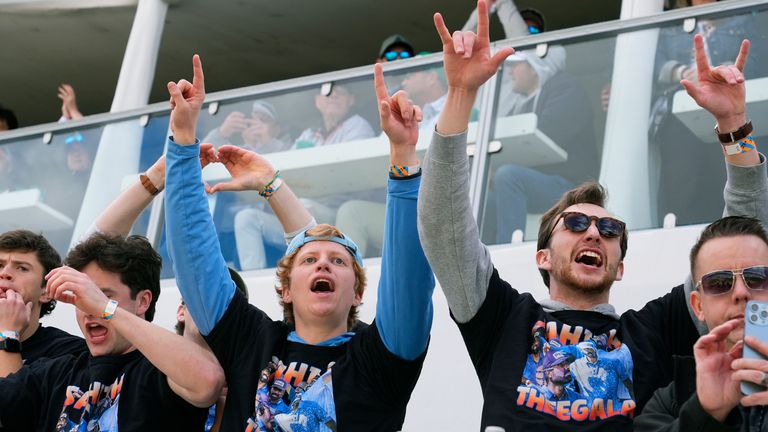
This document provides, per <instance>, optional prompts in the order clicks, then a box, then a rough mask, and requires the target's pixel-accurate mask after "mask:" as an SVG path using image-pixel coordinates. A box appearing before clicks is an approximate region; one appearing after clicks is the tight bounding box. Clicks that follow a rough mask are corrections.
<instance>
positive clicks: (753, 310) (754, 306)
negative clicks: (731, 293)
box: [751, 303, 757, 312]
mask: <svg viewBox="0 0 768 432" xmlns="http://www.w3.org/2000/svg"><path fill="white" fill-rule="evenodd" d="M751 309H752V312H757V305H756V304H754V303H753V304H752V306H751Z"/></svg>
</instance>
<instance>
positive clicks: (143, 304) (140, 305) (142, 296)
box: [136, 289, 152, 317]
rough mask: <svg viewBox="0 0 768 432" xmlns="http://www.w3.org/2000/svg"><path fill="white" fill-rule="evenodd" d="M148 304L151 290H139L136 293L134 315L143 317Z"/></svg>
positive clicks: (150, 302)
mask: <svg viewBox="0 0 768 432" xmlns="http://www.w3.org/2000/svg"><path fill="white" fill-rule="evenodd" d="M150 304H152V291H150V290H147V289H145V290H141V291H139V293H138V294H137V295H136V315H138V316H142V317H143V316H144V314H145V313H146V312H147V310H148V309H149V305H150Z"/></svg>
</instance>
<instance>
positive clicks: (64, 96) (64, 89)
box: [58, 84, 83, 121]
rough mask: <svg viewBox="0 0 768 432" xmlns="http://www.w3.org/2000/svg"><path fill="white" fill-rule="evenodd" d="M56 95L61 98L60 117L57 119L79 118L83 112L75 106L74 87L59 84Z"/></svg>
mask: <svg viewBox="0 0 768 432" xmlns="http://www.w3.org/2000/svg"><path fill="white" fill-rule="evenodd" d="M58 97H59V99H61V119H60V120H59V121H67V120H80V119H81V118H83V113H81V112H80V109H79V108H78V107H77V95H76V94H75V89H74V88H73V87H72V86H71V85H69V84H61V85H60V86H59V92H58Z"/></svg>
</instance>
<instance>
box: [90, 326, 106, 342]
mask: <svg viewBox="0 0 768 432" xmlns="http://www.w3.org/2000/svg"><path fill="white" fill-rule="evenodd" d="M85 331H86V336H87V337H88V340H90V341H91V342H93V343H101V342H104V340H106V338H107V332H108V330H107V328H106V327H104V326H103V325H101V324H97V323H90V324H87V325H86V326H85Z"/></svg>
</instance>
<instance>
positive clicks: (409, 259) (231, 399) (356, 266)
mask: <svg viewBox="0 0 768 432" xmlns="http://www.w3.org/2000/svg"><path fill="white" fill-rule="evenodd" d="M193 66H194V79H193V81H192V82H191V83H190V82H188V81H186V80H182V81H180V82H178V83H169V84H168V89H169V92H170V94H171V104H172V106H173V113H172V116H171V117H172V122H171V127H172V129H173V131H174V136H173V137H172V138H171V139H169V142H168V152H167V170H166V184H165V187H166V195H165V199H166V229H167V238H168V249H169V252H170V255H171V258H172V261H173V264H174V271H175V273H176V281H177V284H178V286H179V290H180V291H181V294H182V297H183V298H184V300H185V302H186V304H187V307H188V310H189V312H190V313H191V315H192V318H193V319H194V321H195V323H196V324H197V325H198V327H199V329H200V333H201V334H202V335H203V336H204V338H205V340H206V342H207V343H208V344H209V345H210V347H211V349H212V350H213V352H214V353H215V354H216V357H217V358H218V359H219V362H220V363H221V365H222V367H223V368H224V371H225V373H226V375H227V382H228V385H229V392H228V400H227V404H226V407H225V409H224V414H223V421H222V426H221V429H222V430H246V431H251V430H260V429H261V428H262V426H263V427H264V428H266V429H268V430H280V424H279V423H278V421H277V418H278V417H277V416H281V417H279V418H283V417H282V415H283V414H287V413H283V412H282V411H284V409H280V408H277V407H284V406H292V405H293V402H294V399H295V398H296V396H297V394H298V391H297V389H298V388H299V386H308V387H307V390H306V391H305V392H303V393H302V396H301V399H300V400H299V401H298V404H297V406H296V409H295V410H292V414H291V416H295V418H296V421H298V422H299V423H300V417H301V416H302V413H304V414H305V415H307V418H309V413H310V411H311V412H312V413H313V416H314V417H313V418H322V426H320V427H321V429H320V430H334V431H335V430H354V431H365V430H384V431H398V430H401V428H402V424H403V420H404V418H405V408H406V405H407V403H408V400H409V399H410V395H411V392H412V391H413V388H414V386H415V384H416V380H417V379H418V376H419V373H420V372H421V367H422V364H423V361H424V357H425V354H426V348H427V342H428V339H429V330H430V327H431V324H432V314H433V311H432V303H431V297H432V292H433V289H434V279H433V277H432V273H431V269H430V268H429V265H428V264H427V261H426V258H425V257H424V254H423V251H422V249H421V245H420V243H419V239H418V233H417V231H416V199H417V196H418V190H419V184H420V180H421V179H420V169H419V167H418V159H417V158H416V152H415V145H416V141H417V138H418V122H419V121H420V120H421V111H420V109H419V108H418V107H416V106H413V104H412V103H411V102H410V101H409V100H408V97H407V95H406V94H405V93H404V92H398V93H396V94H395V95H394V96H392V97H390V96H389V95H388V94H387V89H386V87H385V84H384V81H383V75H382V71H381V66H377V67H376V94H377V97H378V100H379V111H380V114H381V125H382V128H383V129H384V131H385V132H386V133H387V135H388V137H389V138H390V144H391V145H390V161H391V163H392V165H393V167H392V168H391V170H390V173H391V174H390V179H389V183H388V201H387V209H386V228H385V234H384V236H385V239H384V252H383V257H382V271H381V278H380V281H379V289H378V298H377V302H376V319H375V323H374V324H371V325H366V324H364V323H361V322H359V321H358V320H357V307H358V306H359V305H360V302H361V301H362V296H363V292H364V290H365V281H366V278H365V272H364V270H363V262H362V258H361V256H360V254H359V252H358V251H357V246H356V245H355V243H354V242H353V241H352V239H350V238H348V237H346V236H344V234H343V233H342V232H341V231H340V230H339V229H338V228H336V227H333V226H330V225H315V224H314V220H313V219H312V216H311V215H310V214H309V213H308V212H307V211H306V209H304V208H303V207H302V206H301V204H300V203H299V201H298V199H297V198H296V196H295V195H294V194H293V192H292V191H291V190H290V188H289V187H288V185H286V184H285V182H283V180H282V179H281V178H280V176H279V174H278V172H277V171H275V169H274V168H273V167H272V166H271V165H270V164H269V162H267V161H266V160H265V159H264V158H262V157H261V156H259V155H258V154H256V153H253V152H250V151H247V150H245V149H242V148H238V147H234V146H222V147H221V148H220V149H219V151H218V154H214V153H212V152H211V153H203V155H202V156H201V154H200V148H199V147H200V146H199V144H198V143H197V140H196V139H195V124H196V122H197V117H198V115H199V112H200V107H201V105H202V103H203V100H204V96H205V90H204V85H203V71H202V66H201V63H200V59H199V57H197V56H195V57H194V58H193ZM200 158H202V159H205V160H204V162H220V163H223V164H224V166H225V167H226V169H227V170H228V171H229V173H230V174H231V176H232V180H231V181H229V182H227V183H219V184H217V185H215V186H213V187H212V188H208V191H209V192H218V191H224V190H256V191H258V192H259V193H260V194H261V196H263V197H264V198H265V199H267V200H268V202H269V204H270V206H271V207H272V209H273V211H274V213H275V215H277V216H278V218H279V219H280V221H281V223H282V225H283V228H284V231H285V232H286V233H287V234H286V239H289V240H290V245H289V247H288V249H287V251H286V254H285V256H284V257H283V258H282V259H281V260H280V262H279V263H278V267H277V278H278V280H279V283H278V286H277V287H276V290H277V294H278V298H279V301H280V303H281V305H282V306H283V310H284V318H283V319H282V320H280V321H274V320H272V319H271V318H269V317H268V316H267V315H266V314H265V313H264V312H262V311H261V310H259V309H258V308H256V307H254V306H253V305H250V304H249V303H248V301H247V300H246V299H245V297H243V295H242V294H240V293H239V292H237V290H236V289H235V285H234V284H233V282H232V280H231V278H230V276H229V274H228V272H227V266H226V263H225V262H224V259H223V258H222V256H221V250H220V247H219V242H218V239H217V237H216V231H215V229H214V226H213V223H212V221H211V215H210V213H209V210H208V204H207V200H206V196H205V191H204V187H203V181H202V178H201V170H200V165H201V163H200ZM278 380H279V382H284V383H285V389H284V390H285V391H284V392H282V391H281V392H280V394H279V395H278V394H277V393H274V392H273V394H271V395H270V393H269V390H267V389H272V387H273V383H274V382H276V381H278ZM270 397H271V398H272V401H270V399H269V398H270ZM276 397H279V398H280V401H275V398H276ZM283 403H284V404H285V405H283ZM304 405H306V406H304ZM310 406H311V410H310ZM305 408H306V409H305ZM318 409H321V410H322V411H323V413H320V414H322V415H319V416H318V412H317V411H318Z"/></svg>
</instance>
